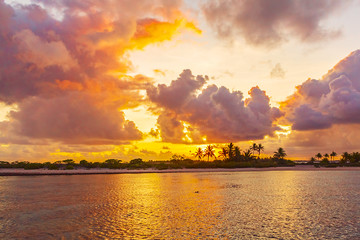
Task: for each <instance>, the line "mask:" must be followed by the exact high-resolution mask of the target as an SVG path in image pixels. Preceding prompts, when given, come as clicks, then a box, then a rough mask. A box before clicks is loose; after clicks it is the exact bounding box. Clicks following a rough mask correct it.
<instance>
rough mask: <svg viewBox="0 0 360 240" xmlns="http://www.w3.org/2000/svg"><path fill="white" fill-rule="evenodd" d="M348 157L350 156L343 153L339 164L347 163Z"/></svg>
mask: <svg viewBox="0 0 360 240" xmlns="http://www.w3.org/2000/svg"><path fill="white" fill-rule="evenodd" d="M350 157H351V155H350V154H349V153H348V152H344V153H343V154H342V155H341V160H340V162H341V163H347V161H348V160H350Z"/></svg>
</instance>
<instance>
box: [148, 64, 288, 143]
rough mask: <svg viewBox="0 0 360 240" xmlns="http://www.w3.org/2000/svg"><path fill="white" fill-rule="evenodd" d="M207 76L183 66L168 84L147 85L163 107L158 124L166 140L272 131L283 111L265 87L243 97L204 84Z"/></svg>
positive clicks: (220, 139) (238, 137) (248, 136)
mask: <svg viewBox="0 0 360 240" xmlns="http://www.w3.org/2000/svg"><path fill="white" fill-rule="evenodd" d="M206 80H207V78H206V77H203V76H200V75H198V76H194V75H192V73H191V71H190V70H184V71H183V72H182V73H181V74H180V76H179V78H178V79H177V80H174V81H172V82H171V84H170V85H169V86H166V85H164V84H161V85H158V86H157V87H154V86H152V87H150V88H149V89H148V91H147V93H148V97H149V99H150V100H151V101H152V102H153V103H155V104H156V105H157V107H158V108H160V109H162V111H161V113H160V115H159V117H158V121H157V124H158V127H159V130H160V136H161V138H162V140H163V141H165V142H188V143H189V142H190V143H201V142H202V143H203V142H207V141H209V142H228V141H241V140H250V139H251V140H253V139H262V138H264V137H265V136H266V135H273V133H274V131H275V130H276V129H277V127H276V125H275V124H274V121H275V120H276V119H277V118H279V117H280V116H281V115H282V113H281V112H280V111H279V109H277V108H274V107H271V106H270V104H269V97H268V96H267V95H266V93H265V92H264V91H262V90H260V89H259V88H258V87H254V88H252V89H251V90H250V91H249V95H250V97H249V98H248V99H244V98H243V94H242V93H241V92H240V91H230V90H229V89H227V88H226V87H217V86H215V85H210V86H207V87H206V88H203V87H204V84H205V83H206Z"/></svg>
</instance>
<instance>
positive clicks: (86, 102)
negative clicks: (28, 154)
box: [2, 93, 142, 144]
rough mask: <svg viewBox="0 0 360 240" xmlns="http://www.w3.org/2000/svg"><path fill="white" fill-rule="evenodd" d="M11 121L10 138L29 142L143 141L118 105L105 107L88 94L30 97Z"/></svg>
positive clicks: (14, 112) (9, 127) (105, 142)
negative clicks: (48, 97)
mask: <svg viewBox="0 0 360 240" xmlns="http://www.w3.org/2000/svg"><path fill="white" fill-rule="evenodd" d="M99 100H100V101H99ZM99 103H100V104H99ZM9 118H10V120H9V123H8V124H7V128H8V131H9V130H10V131H11V132H10V133H11V136H13V135H15V136H23V137H27V138H30V139H51V140H54V141H61V142H63V143H67V144H74V143H76V144H80V143H82V144H120V143H123V142H127V141H129V140H139V139H141V138H142V133H141V132H140V131H139V130H138V129H137V128H136V127H135V124H134V122H132V121H127V120H125V118H124V114H123V113H122V112H120V111H118V109H117V105H104V104H103V102H102V101H101V99H97V98H96V97H94V96H91V95H85V94H78V93H72V94H71V95H69V96H64V97H56V98H51V99H45V98H40V97H32V98H28V99H26V100H25V101H23V102H21V103H20V104H19V110H18V111H12V112H11V113H10V114H9ZM2 130H3V129H2ZM3 141H4V139H3ZM5 143H6V142H5Z"/></svg>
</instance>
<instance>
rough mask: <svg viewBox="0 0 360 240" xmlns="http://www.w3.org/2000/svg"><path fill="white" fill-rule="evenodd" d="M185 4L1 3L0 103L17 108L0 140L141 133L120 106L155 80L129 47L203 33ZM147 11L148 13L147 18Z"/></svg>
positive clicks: (134, 100) (105, 139)
mask: <svg viewBox="0 0 360 240" xmlns="http://www.w3.org/2000/svg"><path fill="white" fill-rule="evenodd" d="M181 5H182V1H168V0H140V1H136V2H129V1H116V3H115V6H114V2H113V1H111V0H106V1H100V0H93V1H80V0H74V1H67V0H60V1H48V0H36V1H33V3H32V4H30V5H21V4H18V5H16V6H13V5H9V4H6V3H5V2H4V1H3V0H0V21H1V26H0V45H1V49H0V101H1V102H3V103H5V104H8V105H14V106H16V109H15V110H13V111H12V112H11V113H10V115H9V116H8V118H9V120H7V121H4V122H1V124H0V128H1V135H0V138H1V141H2V142H8V143H10V142H12V143H18V144H29V143H33V144H35V143H36V144H37V143H42V144H43V143H46V144H49V142H51V141H56V142H58V141H60V142H63V143H68V144H70V143H76V144H81V143H82V144H118V143H126V142H128V141H131V140H138V139H141V138H142V133H141V132H140V131H139V130H138V129H137V128H136V126H135V124H134V122H132V121H128V120H125V116H124V114H123V112H122V111H121V110H122V109H127V108H133V107H137V106H138V105H139V104H141V103H143V101H144V99H143V95H142V94H141V91H142V90H144V89H146V88H147V86H148V85H150V84H152V81H153V80H152V79H150V78H147V77H146V76H142V75H137V76H130V75H129V72H131V69H132V64H131V62H130V61H129V59H128V58H127V52H128V51H132V50H136V49H143V48H144V47H146V46H147V45H149V44H154V43H159V42H163V41H167V40H171V39H172V38H173V36H175V35H177V34H179V33H181V32H182V31H184V30H187V29H189V30H192V31H195V32H200V30H199V29H198V28H197V27H196V26H195V25H194V24H193V23H192V22H191V21H189V20H187V18H186V17H185V16H184V15H183V13H182V12H181V11H180V10H179V9H180V7H181ZM144 16H145V17H144Z"/></svg>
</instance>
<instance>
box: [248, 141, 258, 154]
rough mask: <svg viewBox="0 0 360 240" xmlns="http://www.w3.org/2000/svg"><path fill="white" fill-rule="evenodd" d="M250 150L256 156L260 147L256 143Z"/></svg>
mask: <svg viewBox="0 0 360 240" xmlns="http://www.w3.org/2000/svg"><path fill="white" fill-rule="evenodd" d="M250 149H251V150H252V151H253V155H255V152H256V151H257V150H258V145H257V144H256V143H253V145H252V146H251V147H250Z"/></svg>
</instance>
